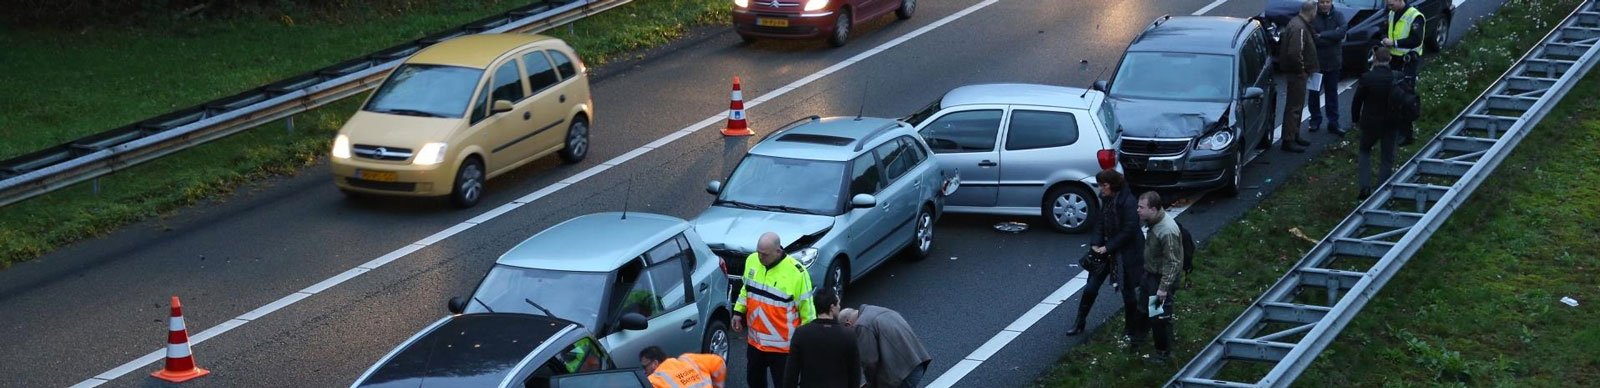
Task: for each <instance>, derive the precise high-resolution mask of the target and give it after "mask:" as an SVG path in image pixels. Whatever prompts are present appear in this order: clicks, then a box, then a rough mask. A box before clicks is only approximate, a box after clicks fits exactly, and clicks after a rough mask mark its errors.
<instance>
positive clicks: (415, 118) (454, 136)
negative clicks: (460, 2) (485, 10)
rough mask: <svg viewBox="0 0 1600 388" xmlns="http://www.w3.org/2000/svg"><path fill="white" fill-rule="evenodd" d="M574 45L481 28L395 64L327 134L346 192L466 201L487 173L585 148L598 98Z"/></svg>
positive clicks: (577, 157) (571, 155)
mask: <svg viewBox="0 0 1600 388" xmlns="http://www.w3.org/2000/svg"><path fill="white" fill-rule="evenodd" d="M584 70H585V69H584V67H583V62H582V61H580V60H579V59H578V56H577V55H576V54H575V53H574V52H573V50H572V47H571V46H568V45H567V43H566V42H563V41H561V40H560V39H556V38H552V37H548V36H541V35H532V34H478V35H468V36H463V37H459V38H454V39H450V40H447V41H443V42H439V43H437V44H434V45H432V46H429V47H427V48H425V49H422V50H421V51H418V52H417V53H416V54H414V55H412V56H411V57H410V58H407V59H406V60H405V62H404V63H402V64H401V65H400V66H399V67H396V68H395V69H394V71H393V72H391V73H389V76H388V77H387V78H386V79H384V81H383V84H382V85H380V86H378V89H377V91H375V92H373V93H372V96H371V97H368V98H367V101H366V103H365V104H363V105H362V107H361V110H360V111H357V112H356V114H355V115H354V116H352V117H350V121H348V122H346V123H345V125H344V128H341V129H339V136H338V137H336V138H335V139H334V142H333V152H332V154H333V158H332V162H331V163H330V164H331V165H332V170H333V176H334V184H336V185H338V186H339V190H340V191H343V192H345V193H346V194H349V195H352V196H355V195H360V194H380V195H398V196H417V197H437V196H446V195H448V196H450V202H451V203H453V204H455V205H456V206H460V207H471V206H473V205H476V204H477V203H478V200H479V199H480V198H482V197H483V187H484V181H485V180H487V179H488V178H492V177H495V176H498V175H500V174H503V173H506V172H508V171H511V170H512V169H515V168H517V167H518V166H521V165H524V164H527V163H528V162H531V161H534V160H538V159H539V158H543V157H545V156H548V155H550V154H551V153H559V155H560V157H561V160H562V161H565V162H567V163H576V162H578V161H581V160H583V157H584V156H585V155H586V154H587V153H588V152H589V125H590V123H591V122H592V121H591V117H593V116H592V114H593V113H592V112H591V109H593V105H594V102H593V101H592V100H591V99H590V98H589V78H588V76H587V75H585V74H584Z"/></svg>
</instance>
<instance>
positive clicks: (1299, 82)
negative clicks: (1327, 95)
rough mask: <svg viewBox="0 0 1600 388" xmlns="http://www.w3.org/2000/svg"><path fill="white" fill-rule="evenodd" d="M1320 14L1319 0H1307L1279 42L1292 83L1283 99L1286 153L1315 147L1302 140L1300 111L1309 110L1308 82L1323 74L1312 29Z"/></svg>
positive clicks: (1281, 61)
mask: <svg viewBox="0 0 1600 388" xmlns="http://www.w3.org/2000/svg"><path fill="white" fill-rule="evenodd" d="M1316 12H1317V2H1316V0H1306V1H1305V2H1304V3H1303V4H1301V5H1300V14H1299V15H1295V17H1293V18H1290V19H1289V25H1288V26H1286V27H1284V28H1283V34H1282V35H1280V37H1279V39H1278V61H1279V62H1278V63H1279V65H1280V66H1281V69H1282V70H1283V72H1284V73H1285V74H1284V75H1285V77H1284V80H1285V81H1286V82H1288V83H1289V85H1288V87H1289V93H1288V95H1287V96H1284V98H1285V100H1283V150H1284V151H1289V152H1294V153H1301V152H1305V151H1306V149H1305V146H1308V145H1311V142H1310V141H1307V140H1305V139H1301V138H1300V118H1301V112H1300V111H1301V110H1304V109H1305V108H1306V82H1307V81H1308V80H1309V78H1310V77H1311V74H1314V73H1320V72H1321V71H1322V69H1321V68H1320V66H1319V64H1318V61H1317V40H1316V34H1317V33H1316V31H1312V29H1311V17H1312V15H1315V14H1316ZM1329 92H1335V93H1336V92H1337V91H1329Z"/></svg>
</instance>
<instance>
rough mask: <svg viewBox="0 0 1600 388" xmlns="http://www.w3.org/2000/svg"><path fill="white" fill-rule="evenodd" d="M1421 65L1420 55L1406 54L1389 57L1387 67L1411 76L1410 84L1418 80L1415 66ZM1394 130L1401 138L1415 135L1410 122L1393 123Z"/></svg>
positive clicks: (1409, 137)
mask: <svg viewBox="0 0 1600 388" xmlns="http://www.w3.org/2000/svg"><path fill="white" fill-rule="evenodd" d="M1421 66H1422V57H1421V56H1418V55H1416V54H1406V55H1404V56H1398V57H1393V58H1392V59H1389V68H1390V69H1395V70H1396V71H1398V72H1400V74H1405V76H1406V77H1409V78H1411V81H1412V82H1413V83H1412V85H1416V83H1415V82H1417V81H1419V80H1418V79H1417V68H1418V67H1421ZM1394 131H1395V134H1396V135H1397V136H1400V138H1402V139H1411V138H1413V137H1415V136H1416V134H1415V133H1414V132H1413V131H1414V128H1412V127H1411V122H1405V123H1402V124H1397V125H1395V128H1394Z"/></svg>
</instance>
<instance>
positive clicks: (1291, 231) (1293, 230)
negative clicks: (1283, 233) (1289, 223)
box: [1289, 226, 1317, 244]
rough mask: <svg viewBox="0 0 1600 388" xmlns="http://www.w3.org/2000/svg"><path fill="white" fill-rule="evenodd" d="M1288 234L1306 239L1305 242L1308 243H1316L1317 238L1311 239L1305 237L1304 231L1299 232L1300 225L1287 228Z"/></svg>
mask: <svg viewBox="0 0 1600 388" xmlns="http://www.w3.org/2000/svg"><path fill="white" fill-rule="evenodd" d="M1289 234H1292V235H1294V236H1295V237H1299V238H1300V239H1301V240H1306V242H1309V243H1312V244H1316V243H1317V240H1313V239H1311V238H1310V237H1306V233H1305V232H1301V231H1300V227H1298V226H1296V227H1292V228H1289Z"/></svg>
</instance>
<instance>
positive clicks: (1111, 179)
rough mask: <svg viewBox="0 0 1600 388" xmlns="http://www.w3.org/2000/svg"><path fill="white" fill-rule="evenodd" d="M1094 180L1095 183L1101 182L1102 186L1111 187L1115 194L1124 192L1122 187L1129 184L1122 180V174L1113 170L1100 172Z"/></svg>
mask: <svg viewBox="0 0 1600 388" xmlns="http://www.w3.org/2000/svg"><path fill="white" fill-rule="evenodd" d="M1094 180H1095V182H1100V184H1101V185H1106V186H1111V192H1113V193H1115V192H1118V191H1122V185H1124V184H1127V182H1125V181H1123V180H1122V173H1120V172H1117V170H1112V169H1105V170H1100V173H1099V174H1095V175H1094Z"/></svg>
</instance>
